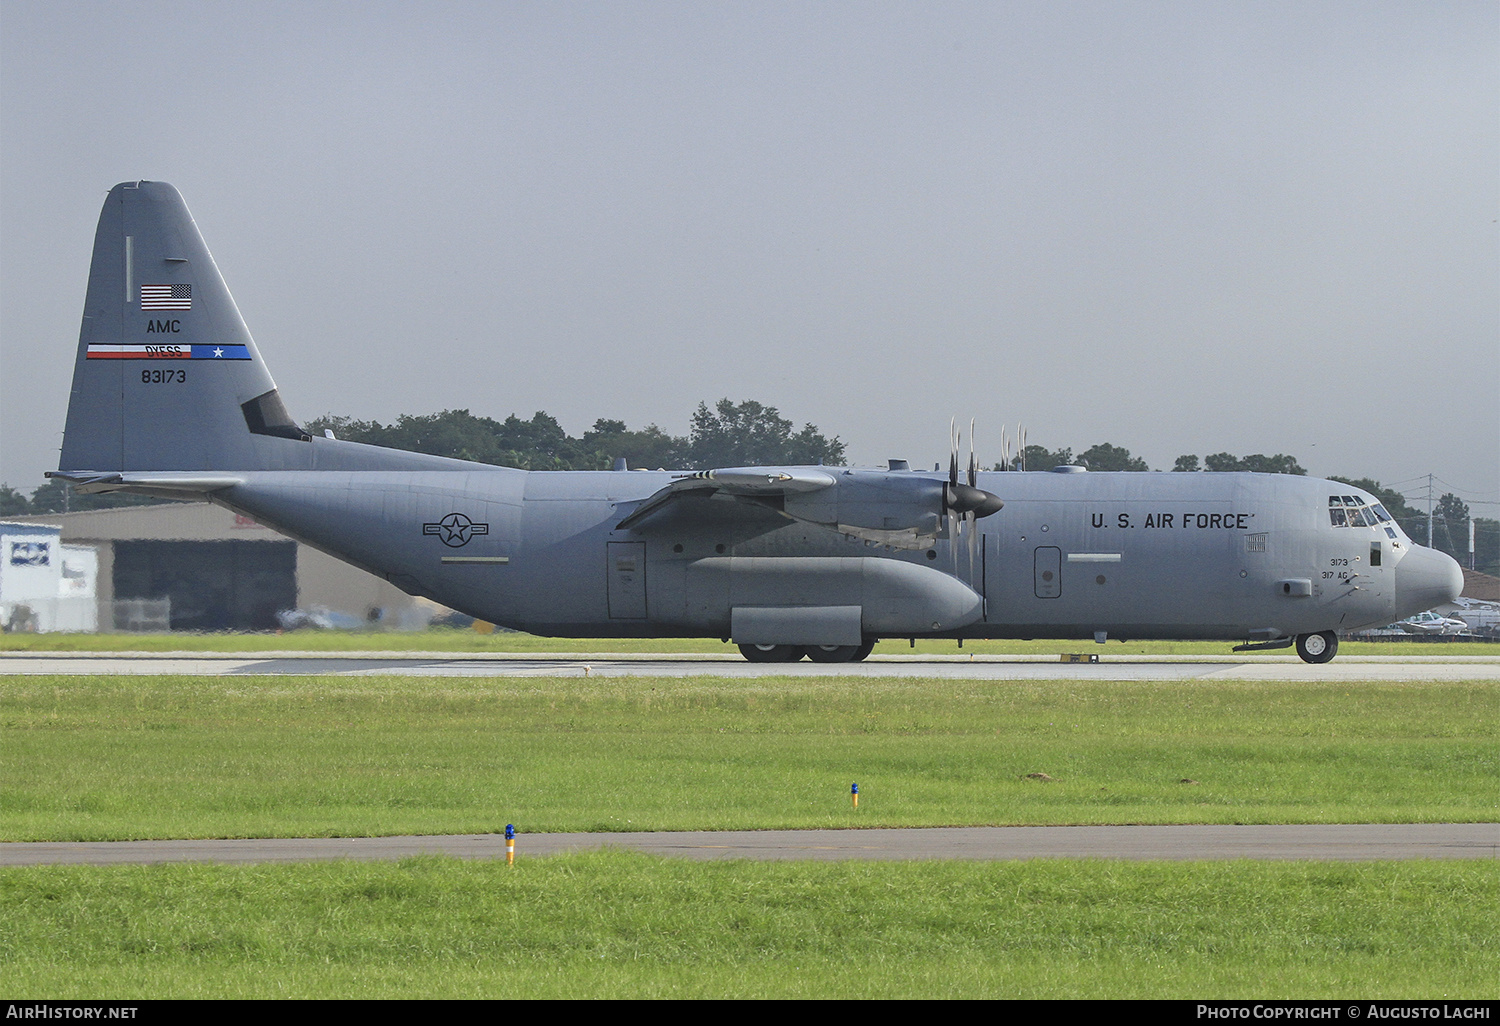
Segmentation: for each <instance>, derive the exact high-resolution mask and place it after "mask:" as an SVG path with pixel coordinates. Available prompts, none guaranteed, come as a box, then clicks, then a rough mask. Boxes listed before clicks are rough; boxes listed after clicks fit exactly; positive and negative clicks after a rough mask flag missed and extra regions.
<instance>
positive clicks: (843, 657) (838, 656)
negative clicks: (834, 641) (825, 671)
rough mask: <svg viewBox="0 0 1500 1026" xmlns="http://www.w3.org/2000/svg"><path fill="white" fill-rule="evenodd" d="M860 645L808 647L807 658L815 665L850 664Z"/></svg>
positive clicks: (855, 656)
mask: <svg viewBox="0 0 1500 1026" xmlns="http://www.w3.org/2000/svg"><path fill="white" fill-rule="evenodd" d="M862 647H863V646H861V645H808V646H807V658H809V659H811V660H812V661H813V662H815V663H852V662H853V661H854V660H855V659H856V658H857V657H858V656H859V650H860V648H862Z"/></svg>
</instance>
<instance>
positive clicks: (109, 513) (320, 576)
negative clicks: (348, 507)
mask: <svg viewBox="0 0 1500 1026" xmlns="http://www.w3.org/2000/svg"><path fill="white" fill-rule="evenodd" d="M6 522H7V524H8V525H15V526H19V525H26V524H30V525H37V526H38V527H39V528H41V527H43V526H47V527H51V528H53V529H55V530H56V531H57V532H58V533H59V534H60V539H59V540H60V542H61V543H62V544H64V545H67V546H88V547H92V548H93V549H94V550H95V551H96V552H97V554H98V572H97V579H96V586H95V591H96V599H97V602H98V610H99V615H98V625H99V626H98V629H100V630H110V629H112V628H113V629H132V628H136V627H139V626H143V624H141V623H139V622H138V621H139V619H140V617H141V613H140V609H141V604H142V603H147V602H156V603H157V604H158V605H159V606H160V608H161V609H162V610H163V613H164V615H165V617H166V619H167V621H168V622H165V623H156V624H154V626H156V627H157V628H158V629H171V630H201V631H219V630H239V631H246V630H248V631H264V630H275V629H277V627H279V626H280V625H281V624H280V621H279V620H278V619H277V613H279V612H282V611H284V610H290V609H301V610H320V611H326V612H329V613H332V614H335V616H336V617H338V618H339V619H342V620H345V621H346V622H351V623H352V622H359V623H372V622H378V623H379V624H381V625H382V626H386V627H395V628H407V629H417V628H421V627H425V626H426V625H427V623H428V621H429V620H431V618H432V616H433V615H434V613H436V612H438V611H440V610H441V608H442V607H439V606H437V605H435V604H433V603H431V602H428V601H426V600H422V599H416V598H413V597H412V596H410V595H408V594H406V593H405V592H403V591H401V590H400V589H399V588H397V587H396V586H395V585H393V584H391V583H389V582H388V581H385V580H382V579H381V578H379V577H376V576H374V575H373V574H369V573H366V572H365V571H363V570H358V569H355V568H354V567H352V566H349V565H348V564H347V563H342V562H340V561H339V560H336V559H334V558H333V557H332V556H328V555H325V554H324V553H322V552H319V551H318V550H317V549H314V548H311V547H309V546H307V545H303V544H301V543H299V542H295V541H293V540H291V539H290V538H286V537H284V536H283V535H280V534H277V533H276V532H275V531H272V530H270V529H269V528H266V527H262V526H261V525H260V524H257V523H256V522H255V521H254V520H251V519H250V518H249V517H242V516H238V515H236V514H234V513H231V512H229V511H228V510H225V509H222V508H220V507H218V506H214V505H210V504H208V503H199V502H192V503H188V502H171V503H163V504H160V505H154V506H126V507H122V508H118V509H101V510H85V511H80V512H77V513H47V514H41V515H36V516H24V517H8V518H6ZM44 533H47V532H44ZM162 599H167V600H169V603H167V604H162V603H161V602H160V600H162Z"/></svg>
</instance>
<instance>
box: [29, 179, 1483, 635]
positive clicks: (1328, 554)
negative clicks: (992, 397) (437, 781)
mask: <svg viewBox="0 0 1500 1026" xmlns="http://www.w3.org/2000/svg"><path fill="white" fill-rule="evenodd" d="M60 465H61V470H60V471H58V476H61V477H62V478H64V479H66V480H68V481H70V482H73V483H74V484H75V485H76V486H78V487H79V488H80V489H81V490H84V491H107V490H124V491H130V492H136V493H140V494H147V495H156V496H163V497H168V498H176V499H192V500H204V499H206V500H208V501H211V502H214V503H217V504H219V505H221V506H224V507H226V508H228V509H232V510H234V511H235V512H237V513H242V514H244V515H246V516H250V517H254V518H255V519H256V520H258V521H259V522H261V523H262V524H265V525H267V526H270V527H273V528H275V529H276V530H278V531H281V532H282V533H284V534H287V535H289V536H291V537H293V538H296V539H299V540H301V541H303V542H305V543H307V544H309V545H313V546H315V547H317V548H319V549H322V550H324V551H325V552H328V553H330V554H331V555H334V556H337V557H339V558H340V559H344V560H347V561H348V562H350V563H353V564H355V565H356V566H360V567H363V568H364V569H366V570H368V571H370V572H371V573H374V574H377V575H379V576H381V577H384V578H386V579H387V580H389V581H391V582H393V583H394V584H396V585H398V586H399V587H401V588H403V589H404V590H406V591H408V592H410V593H412V594H414V595H424V596H427V597H429V598H432V599H434V600H436V601H438V602H440V603H443V604H445V605H448V606H452V607H453V608H455V609H458V610H462V611H463V612H465V613H469V614H472V615H473V616H475V617H479V618H481V619H484V620H488V621H491V622H493V623H496V624H500V625H503V626H507V627H514V628H518V629H520V630H526V631H531V632H534V633H537V634H547V635H557V636H565V637H690V636H691V637H724V638H730V639H733V641H734V642H736V643H737V644H738V645H739V646H740V648H741V650H742V651H743V652H744V653H745V655H746V656H747V657H748V658H750V659H758V660H766V661H778V660H788V659H797V658H801V657H802V656H803V655H804V654H806V655H808V656H810V657H812V658H814V659H821V660H827V661H840V660H848V659H859V658H863V657H864V655H865V654H867V653H868V652H869V650H870V646H871V645H872V644H873V643H874V641H875V639H877V638H882V637H899V638H908V637H910V638H916V637H938V638H960V639H961V638H1031V637H1045V638H1092V639H1095V640H1103V639H1104V638H1120V639H1138V638H1209V639H1223V640H1228V641H1240V642H1244V643H1246V645H1248V646H1250V647H1255V648H1262V647H1287V646H1290V645H1292V644H1295V645H1296V647H1297V651H1298V653H1299V654H1300V655H1301V656H1302V658H1304V659H1306V660H1308V661H1309V662H1323V661H1326V660H1328V659H1330V658H1332V656H1333V654H1334V651H1335V649H1336V646H1337V637H1338V632H1342V631H1351V630H1356V629H1359V628H1362V627H1369V626H1374V625H1379V624H1385V623H1390V622H1392V621H1395V620H1399V619H1401V618H1402V617H1404V616H1408V615H1410V614H1412V613H1416V612H1420V611H1421V610H1424V609H1428V608H1430V607H1432V606H1434V605H1437V604H1439V603H1441V602H1444V601H1447V600H1450V599H1452V598H1454V597H1456V596H1457V595H1458V593H1459V591H1460V590H1461V587H1462V574H1461V572H1460V570H1459V568H1458V565H1457V564H1456V563H1455V562H1454V561H1453V560H1452V559H1450V558H1449V557H1448V556H1446V555H1444V554H1442V553H1439V552H1436V551H1433V550H1432V549H1427V548H1423V547H1422V546H1419V545H1415V544H1413V543H1412V541H1411V539H1409V538H1408V537H1407V536H1406V535H1405V534H1404V533H1402V531H1401V530H1400V528H1399V527H1398V526H1396V525H1395V524H1394V523H1393V522H1392V521H1391V519H1390V517H1388V516H1387V515H1386V514H1385V511H1384V510H1382V509H1381V508H1380V506H1379V504H1378V503H1377V502H1376V501H1375V500H1374V499H1373V498H1371V497H1370V496H1369V495H1367V494H1365V493H1364V492H1361V491H1360V490H1358V489H1356V488H1351V487H1350V486H1348V485H1344V484H1338V483H1335V482H1330V481H1323V480H1317V479H1312V478H1305V477H1292V476H1284V475H1265V474H1213V473H1197V474H1175V473H1174V474H1160V473H1157V474H1152V473H1144V474H1141V473H1108V474H1105V473H1086V472H1078V468H1066V470H1067V471H1069V472H1040V473H986V474H975V473H974V471H973V470H972V466H971V469H970V472H969V475H968V479H967V480H962V481H961V480H960V479H959V474H958V473H957V467H956V466H955V467H954V468H953V472H952V473H951V474H949V475H944V474H941V473H934V474H927V473H913V472H912V471H910V470H907V469H905V466H904V464H900V463H898V462H893V464H892V467H891V469H889V470H856V469H842V468H832V467H751V468H720V469H715V470H708V471H699V472H696V473H667V472H641V471H605V472H597V473H595V472H555V473H541V472H527V471H521V470H514V469H509V468H505V467H495V466H489V465H486V464H478V463H468V462H464V461H461V460H453V459H445V458H442V457H436V456H427V455H422V454H418V453H409V452H400V451H397V450H393V449H384V448H380V447H378V446H371V445H361V444H357V443H352V442H344V441H339V440H337V439H334V438H331V437H326V438H315V437H310V436H309V435H308V434H307V433H306V432H305V431H304V430H303V429H302V428H301V427H299V426H298V424H297V422H296V421H295V420H294V419H293V418H292V417H291V416H290V414H289V413H288V411H287V408H286V406H285V405H284V404H283V402H282V400H281V398H280V396H279V394H278V393H277V390H276V386H275V383H274V382H272V380H271V375H270V373H269V372H268V371H267V370H266V366H265V364H264V363H263V362H262V361H261V357H260V353H259V352H258V351H257V349H256V347H255V343H254V341H253V340H252V339H251V337H250V333H249V331H248V330H246V328H245V324H244V321H243V320H242V319H241V318H240V314H239V310H238V309H237V308H236V306H235V304H234V300H233V299H232V298H231V297H230V295H229V291H228V289H227V288H226V287H225V284H224V281H223V279H222V278H221V277H220V275H219V272H218V269H217V268H216V267H215V265H214V262H213V258H212V257H210V256H209V253H208V250H207V248H206V247H205V246H204V244H203V239H202V237H201V236H200V235H199V233H198V229H197V227H196V225H195V224H194V223H193V220H192V218H191V216H190V215H189V214H188V211H187V207H186V206H185V205H184V204H183V202H182V199H181V197H180V196H178V194H177V191H176V190H175V189H173V188H172V187H171V186H170V185H166V184H163V183H160V182H129V183H125V184H122V185H118V186H116V187H115V188H114V189H113V190H111V192H110V194H109V198H108V200H107V201H106V202H105V204H104V211H103V213H102V214H101V215H100V218H99V229H98V233H97V235H96V237H95V240H94V254H93V266H92V269H91V271H90V276H89V287H88V298H87V301H86V305H85V309H84V315H83V329H82V332H81V334H80V336H79V342H78V359H77V365H76V368H75V371H74V376H73V392H72V400H71V403H70V405H69V407H68V419H67V428H66V433H65V435H64V439H63V447H62V455H61V459H60ZM1002 500H1003V502H1002ZM1002 505H1003V507H1004V508H1003V509H1001V507H1002ZM1242 647H1244V646H1242Z"/></svg>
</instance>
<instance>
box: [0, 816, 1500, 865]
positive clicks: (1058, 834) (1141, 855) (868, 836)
mask: <svg viewBox="0 0 1500 1026" xmlns="http://www.w3.org/2000/svg"><path fill="white" fill-rule="evenodd" d="M593 848H618V849H626V850H630V851H640V852H647V853H650V854H653V855H668V856H675V857H678V858H689V859H704V860H713V859H767V860H785V859H802V860H812V861H824V862H829V861H840V860H867V861H881V860H909V859H969V860H975V861H1009V860H1016V859H1037V858H1097V859H1127V860H1146V859H1172V860H1183V859H1266V860H1277V861H1286V860H1308V859H1311V860H1331V861H1346V862H1347V861H1366V860H1372V859H1415V858H1424V859H1493V858H1496V857H1500V824H1497V823H1374V824H1363V823H1360V824H1351V823H1338V824H1297V825H1271V826H1263V825H1251V826H1238V825H1234V826H1226V825H1217V826H1035V827H935V828H928V827H918V828H912V829H874V830H726V831H681V832H660V833H644V832H643V833H597V834H594V833H589V834H523V835H521V836H520V837H519V838H518V841H517V852H518V857H526V856H534V855H554V854H557V853H559V852H567V851H582V850H586V849H593ZM427 854H443V855H453V856H456V857H459V858H472V859H499V858H504V857H505V838H504V836H503V835H501V834H459V835H449V836H433V837H287V838H251V839H236V840H197V841H34V842H10V843H5V844H0V866H32V865H116V864H142V863H158V862H218V863H245V862H309V861H318V860H328V859H358V860H381V859H399V858H406V857H409V856H412V855H427Z"/></svg>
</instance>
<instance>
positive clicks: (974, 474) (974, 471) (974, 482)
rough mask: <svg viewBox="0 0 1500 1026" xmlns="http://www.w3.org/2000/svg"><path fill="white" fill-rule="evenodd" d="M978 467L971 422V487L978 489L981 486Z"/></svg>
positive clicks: (970, 423)
mask: <svg viewBox="0 0 1500 1026" xmlns="http://www.w3.org/2000/svg"><path fill="white" fill-rule="evenodd" d="M978 469H979V468H978V467H976V466H975V465H974V422H973V421H972V420H971V421H969V487H970V488H976V487H978V484H979V473H978Z"/></svg>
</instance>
